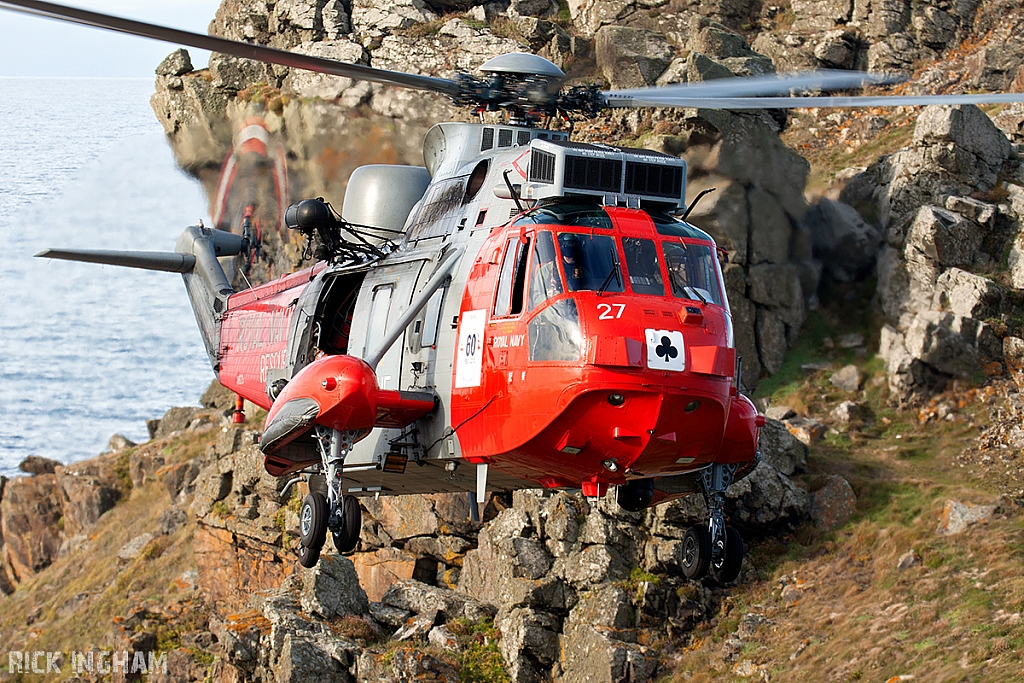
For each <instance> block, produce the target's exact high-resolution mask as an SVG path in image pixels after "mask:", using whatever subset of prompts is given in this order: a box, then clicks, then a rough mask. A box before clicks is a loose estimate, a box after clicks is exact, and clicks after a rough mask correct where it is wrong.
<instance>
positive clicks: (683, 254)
mask: <svg viewBox="0 0 1024 683" xmlns="http://www.w3.org/2000/svg"><path fill="white" fill-rule="evenodd" d="M662 246H663V247H664V249H665V265H666V266H668V277H669V283H670V284H671V286H672V294H673V296H675V297H676V298H677V299H691V300H693V301H703V302H704V303H715V304H718V305H719V306H721V305H722V290H721V288H720V287H719V285H718V278H717V277H716V275H715V272H716V269H715V255H714V253H712V251H711V247H709V246H707V245H704V244H683V243H681V242H663V243H662Z"/></svg>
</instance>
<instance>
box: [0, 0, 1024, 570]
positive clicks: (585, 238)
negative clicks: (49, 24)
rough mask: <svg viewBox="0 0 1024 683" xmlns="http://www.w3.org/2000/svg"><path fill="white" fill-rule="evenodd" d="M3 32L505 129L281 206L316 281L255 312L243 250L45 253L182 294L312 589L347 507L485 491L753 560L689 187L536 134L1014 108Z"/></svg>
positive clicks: (435, 142) (787, 83)
mask: <svg viewBox="0 0 1024 683" xmlns="http://www.w3.org/2000/svg"><path fill="white" fill-rule="evenodd" d="M0 9H7V10H14V11H19V12H26V13H29V14H35V15H40V16H45V17H49V18H56V19H61V20H65V21H71V22H76V23H80V24H85V25H89V26H94V27H99V28H106V29H112V30H115V31H120V32H124V33H129V34H133V35H139V36H146V37H150V38H155V39H158V40H163V41H167V42H171V43H175V44H179V45H187V46H191V47H196V48H201V49H206V50H211V51H215V52H221V53H227V54H232V55H235V56H238V57H245V58H249V59H257V60H261V61H265V62H269V63H274V64H280V65H284V66H289V67H294V68H301V69H310V70H313V71H318V72H322V73H327V74H334V75H340V76H347V77H349V78H353V79H361V80H367V81H371V82H375V83H383V84H389V85H393V86H398V87H405V88H414V89H420V90H427V91H433V92H439V93H443V94H444V95H447V96H448V97H450V98H451V99H452V100H453V101H454V102H455V103H457V104H461V105H465V106H468V107H471V108H473V109H475V110H477V111H480V112H483V111H497V112H503V113H504V116H503V117H502V118H501V120H500V122H498V123H473V124H470V123H439V124H437V125H436V126H434V127H433V128H431V129H430V131H429V132H428V133H427V135H426V138H425V139H424V143H423V158H424V166H422V167H421V166H380V165H376V166H364V167H360V168H359V169H357V170H356V171H355V172H354V173H353V174H352V177H351V179H350V181H349V185H348V190H347V193H346V196H345V202H344V205H343V206H342V208H341V212H340V215H339V214H338V213H336V212H335V211H334V210H333V209H332V208H331V207H330V206H328V205H327V204H325V203H324V202H323V201H321V200H318V199H306V200H304V201H300V202H298V203H295V204H293V205H291V206H290V207H289V208H288V209H287V211H286V212H285V214H284V222H285V224H286V225H287V227H288V228H290V229H292V230H297V231H299V232H301V233H302V234H303V235H305V236H306V237H307V238H308V240H309V245H310V248H309V251H310V253H311V254H313V255H314V256H315V261H316V264H315V265H314V266H313V267H311V268H308V269H306V270H302V271H299V272H296V273H292V274H290V275H287V276H284V277H281V278H279V279H276V280H273V281H271V282H268V283H266V284H263V285H260V286H257V287H251V288H248V289H244V290H242V291H236V290H235V289H234V288H233V287H232V285H231V281H230V279H229V276H228V275H227V274H226V272H225V267H227V268H228V271H229V272H231V271H233V269H234V268H235V267H237V265H238V263H237V261H239V260H242V261H244V262H249V261H250V260H251V257H252V251H253V250H254V249H255V248H256V246H257V244H256V242H255V240H254V239H253V238H252V234H251V233H250V234H249V235H246V236H244V237H243V236H242V235H239V234H235V233H232V232H228V231H224V230H217V229H208V228H205V227H202V226H193V227H189V228H186V229H185V231H184V232H183V233H182V234H181V236H180V237H179V239H178V242H177V245H176V248H175V251H174V252H170V253H150V252H111V251H68V250H49V251H45V252H43V253H41V254H39V256H43V257H49V258H61V259H70V260H78V261H89V262H96V263H107V264H114V265H122V266H129V267H135V268H147V269H154V270H163V271H169V272H176V273H181V274H182V276H183V278H184V280H185V286H186V288H187V290H188V295H189V298H190V299H191V303H192V307H193V309H194V310H195V314H196V319H197V321H198V323H199V328H200V331H201V333H202V337H203V341H204V343H205V346H206V351H207V354H208V355H209V358H210V362H211V364H212V365H213V369H214V371H215V372H216V373H217V377H218V379H219V380H220V382H221V383H222V384H223V385H224V386H225V387H228V388H229V389H231V390H232V391H234V392H236V393H237V394H238V395H239V396H242V397H244V398H246V399H248V400H249V401H251V402H252V403H255V404H256V405H258V406H262V407H263V408H266V409H267V410H268V411H269V414H268V416H267V421H266V426H265V430H264V433H263V436H262V439H261V442H260V448H261V450H262V451H263V453H264V457H265V466H266V469H267V471H268V472H269V473H270V474H272V475H274V476H280V477H284V476H288V475H293V476H294V475H299V476H311V475H315V476H317V477H322V478H323V479H322V480H321V481H324V480H325V481H324V483H325V485H324V486H322V487H318V486H313V487H312V488H313V489H314V490H313V492H312V493H310V494H309V495H308V496H307V497H306V499H305V501H304V503H303V506H302V509H301V513H300V526H301V528H300V531H301V537H300V540H301V545H300V553H299V557H300V562H301V563H302V565H303V566H306V567H311V566H313V565H315V563H316V562H317V561H318V559H319V556H320V551H321V549H322V547H323V545H324V543H325V540H326V534H327V532H328V531H330V532H332V533H333V534H334V542H335V545H336V547H337V548H338V549H339V550H340V551H342V552H345V551H348V550H351V549H352V548H353V547H354V546H355V545H356V543H357V542H358V537H359V529H360V507H359V504H358V502H357V498H356V497H355V496H361V495H371V494H415V493H427V492H439V491H475V492H476V496H477V497H476V500H477V501H482V500H483V498H484V495H485V492H486V491H487V490H488V489H492V490H494V489H497V490H513V489H524V488H569V489H582V491H583V493H584V494H585V495H586V496H601V495H603V494H605V492H606V491H607V488H608V487H609V486H614V487H616V489H617V492H616V497H617V500H618V503H619V505H620V506H622V507H623V508H625V509H627V510H633V511H638V510H642V509H644V508H646V507H648V506H650V505H655V504H657V503H659V502H663V501H667V500H670V499H673V498H677V497H680V496H684V495H690V494H700V495H702V496H703V498H704V500H705V502H706V503H707V507H708V510H709V523H708V525H707V526H706V527H704V526H696V527H692V528H691V529H689V530H688V531H687V533H686V536H685V540H684V562H683V566H684V573H685V574H686V575H687V577H689V578H694V579H696V578H700V577H702V576H704V575H705V574H706V573H707V572H708V571H709V570H713V571H714V572H715V574H716V575H717V576H718V578H719V579H720V580H723V581H732V580H734V579H735V578H736V576H737V575H738V573H739V570H740V564H741V561H742V556H743V542H742V539H741V537H740V535H739V533H738V532H737V531H736V530H735V529H734V528H732V527H729V526H726V521H725V510H724V493H725V490H726V489H727V488H728V487H729V485H730V484H731V483H732V482H734V481H736V480H737V479H738V478H740V477H742V476H744V475H746V474H747V473H749V472H750V471H751V470H752V469H753V468H754V467H755V466H756V464H757V462H758V450H757V444H758V432H759V428H760V426H761V425H763V424H764V418H763V417H761V416H759V415H758V414H757V411H756V410H755V408H754V406H753V405H752V404H751V402H750V401H749V400H748V399H747V398H746V397H744V396H743V395H742V394H740V393H739V391H738V386H737V379H736V378H737V377H738V376H739V372H738V365H739V364H740V359H739V358H738V357H737V354H736V350H735V348H734V344H733V333H732V320H731V316H730V312H729V301H728V299H727V297H726V293H725V289H724V286H723V279H722V272H721V268H720V264H719V255H720V252H719V249H718V248H717V246H716V245H715V242H714V240H713V239H712V238H711V237H710V236H709V235H708V234H707V233H705V232H703V231H702V230H700V229H699V228H697V227H696V226H694V225H691V224H690V223H687V222H686V220H685V218H686V216H687V214H688V210H687V209H686V206H685V199H684V198H685V196H686V163H685V162H684V161H683V160H682V159H679V158H676V157H673V156H669V155H665V154H660V153H657V152H651V151H648V150H643V149H628V148H622V147H614V146H609V145H603V144H581V143H578V142H574V141H572V140H571V139H570V135H569V133H567V132H565V131H564V130H548V129H546V128H544V127H543V126H542V125H540V124H541V122H542V121H544V120H550V119H551V118H555V117H558V118H564V119H571V118H572V117H574V116H581V115H582V116H592V115H594V114H596V113H597V112H599V111H601V110H603V109H605V108H615V107H704V108H724V109H772V108H778V109H788V108H795V107H823V106H824V107H848V106H889V105H918V104H936V103H938V104H960V103H983V102H1009V101H1019V100H1021V99H1022V98H1024V96H1022V95H1020V94H995V95H971V96H918V97H890V96H881V97H857V96H847V97H832V96H804V97H795V96H793V95H792V92H793V91H808V90H815V91H821V90H835V89H851V88H859V87H862V86H863V85H865V84H869V83H881V82H885V81H891V80H892V79H890V78H887V77H885V76H875V75H869V74H864V73H856V72H816V73H804V74H794V75H787V76H775V75H772V76H763V77H755V78H744V79H740V78H736V79H722V80H718V81H713V82H706V83H695V84H686V85H677V86H666V87H661V88H642V89H639V90H625V91H601V90H600V89H598V88H597V87H595V86H575V87H568V88H567V87H563V81H564V74H563V73H562V71H561V70H560V69H558V67H556V66H555V65H554V64H552V63H551V62H549V61H547V60H545V59H543V58H540V57H537V56H535V55H531V54H523V53H515V54H507V55H503V56H500V57H497V58H495V59H492V60H490V61H488V62H487V63H485V64H484V65H483V66H482V67H481V68H480V71H481V72H482V74H483V78H477V77H474V76H471V75H469V74H465V73H462V74H458V75H457V76H456V77H455V78H453V79H446V78H435V77H430V76H421V75H413V74H406V73H398V72H392V71H384V70H381V69H375V68H371V67H367V66H362V65H357V64H347V63H343V62H337V61H333V60H329V59H323V58H317V57H311V56H307V55H300V54H293V53H290V52H287V51H282V50H277V49H273V48H268V47H262V46H258V45H252V44H248V43H243V42H235V41H230V40H225V39H222V38H217V37H211V36H204V35H200V34H194V33H188V32H184V31H179V30H174V29H168V28H164V27H160V26H155V25H151V24H145V23H141V22H137V21H132V20H127V19H121V18H117V17H111V16H108V15H104V14H99V13H95V12H88V11H84V10H79V9H74V8H69V7H64V6H61V5H55V4H51V3H46V2H35V1H32V0H3V1H0ZM481 118H483V117H481ZM697 199H698V200H699V197H698V198H697ZM695 201H696V200H695ZM691 208H692V204H691ZM314 244H315V245H316V249H315V252H314V250H313V249H312V247H313V245H314ZM410 463H412V464H414V465H415V466H414V467H409V466H408V465H409V464H410Z"/></svg>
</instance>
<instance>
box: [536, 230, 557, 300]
mask: <svg viewBox="0 0 1024 683" xmlns="http://www.w3.org/2000/svg"><path fill="white" fill-rule="evenodd" d="M561 293H562V280H561V278H559V276H558V254H557V253H556V252H555V242H554V240H553V239H552V238H551V233H550V232H542V233H539V234H538V235H537V242H536V245H535V246H534V247H533V263H532V264H531V265H530V310H531V311H532V310H533V309H535V308H537V306H540V305H541V304H542V303H544V302H545V301H547V300H548V299H550V298H552V297H554V296H557V295H559V294H561Z"/></svg>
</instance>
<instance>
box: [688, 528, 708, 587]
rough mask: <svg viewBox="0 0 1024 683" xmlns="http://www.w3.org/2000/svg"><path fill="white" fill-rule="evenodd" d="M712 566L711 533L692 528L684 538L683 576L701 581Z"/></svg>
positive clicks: (703, 529)
mask: <svg viewBox="0 0 1024 683" xmlns="http://www.w3.org/2000/svg"><path fill="white" fill-rule="evenodd" d="M710 566H711V533H710V532H709V531H708V530H707V529H705V528H704V527H699V526H691V527H690V528H689V529H687V530H686V534H685V535H684V536H683V576H685V577H686V578H688V579H689V580H690V581H699V580H700V579H702V578H704V576H705V575H707V573H708V568H709V567H710Z"/></svg>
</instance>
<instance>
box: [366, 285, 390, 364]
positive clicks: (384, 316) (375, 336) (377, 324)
mask: <svg viewBox="0 0 1024 683" xmlns="http://www.w3.org/2000/svg"><path fill="white" fill-rule="evenodd" d="M393 290H394V286H393V285H380V286H378V287H376V288H375V289H374V290H373V299H372V301H371V302H370V322H369V327H368V329H367V330H366V346H365V347H364V349H363V356H366V354H368V353H372V352H373V351H376V350H377V347H378V346H380V343H381V342H382V341H383V340H384V335H385V334H386V333H387V327H388V314H389V313H390V312H391V292H392V291H393Z"/></svg>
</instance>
